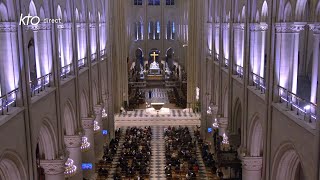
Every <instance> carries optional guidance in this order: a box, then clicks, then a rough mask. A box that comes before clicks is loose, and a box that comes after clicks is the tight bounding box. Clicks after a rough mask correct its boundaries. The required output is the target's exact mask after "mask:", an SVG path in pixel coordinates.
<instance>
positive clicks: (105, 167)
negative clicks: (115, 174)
mask: <svg viewBox="0 0 320 180" xmlns="http://www.w3.org/2000/svg"><path fill="white" fill-rule="evenodd" d="M120 137H121V130H120V129H117V130H116V131H115V138H113V139H111V141H110V143H109V145H105V146H104V152H103V156H102V159H101V160H100V161H99V163H98V164H97V168H98V175H99V177H105V178H106V177H108V174H109V169H110V168H111V163H112V161H113V157H114V156H115V154H116V153H117V149H118V146H119V140H120Z"/></svg>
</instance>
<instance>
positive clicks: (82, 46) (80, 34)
mask: <svg viewBox="0 0 320 180" xmlns="http://www.w3.org/2000/svg"><path fill="white" fill-rule="evenodd" d="M76 32H77V41H78V42H77V49H78V56H77V57H78V60H80V59H83V58H85V57H86V56H87V45H86V44H87V38H86V23H77V30H76ZM78 63H79V65H81V64H85V61H81V62H78Z"/></svg>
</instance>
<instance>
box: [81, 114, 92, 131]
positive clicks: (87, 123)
mask: <svg viewBox="0 0 320 180" xmlns="http://www.w3.org/2000/svg"><path fill="white" fill-rule="evenodd" d="M94 119H95V118H94V117H87V118H82V119H81V122H82V127H83V129H92V130H93V125H94V123H93V122H94Z"/></svg>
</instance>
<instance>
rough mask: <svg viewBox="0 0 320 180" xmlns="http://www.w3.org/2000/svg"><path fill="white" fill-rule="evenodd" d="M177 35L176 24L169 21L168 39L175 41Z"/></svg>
mask: <svg viewBox="0 0 320 180" xmlns="http://www.w3.org/2000/svg"><path fill="white" fill-rule="evenodd" d="M175 33H176V28H175V24H174V22H173V21H169V22H168V24H167V39H171V40H174V38H175Z"/></svg>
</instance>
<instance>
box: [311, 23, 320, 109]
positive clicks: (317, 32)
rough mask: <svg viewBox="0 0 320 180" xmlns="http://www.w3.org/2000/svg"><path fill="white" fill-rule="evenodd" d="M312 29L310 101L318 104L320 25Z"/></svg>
mask: <svg viewBox="0 0 320 180" xmlns="http://www.w3.org/2000/svg"><path fill="white" fill-rule="evenodd" d="M310 29H311V30H312V31H313V33H314V34H313V37H314V39H313V41H314V44H313V64H312V77H311V96H310V101H311V102H312V103H314V104H316V103H317V102H316V100H317V85H318V71H319V69H318V63H319V61H320V59H319V55H320V54H319V43H320V24H317V25H310Z"/></svg>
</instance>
